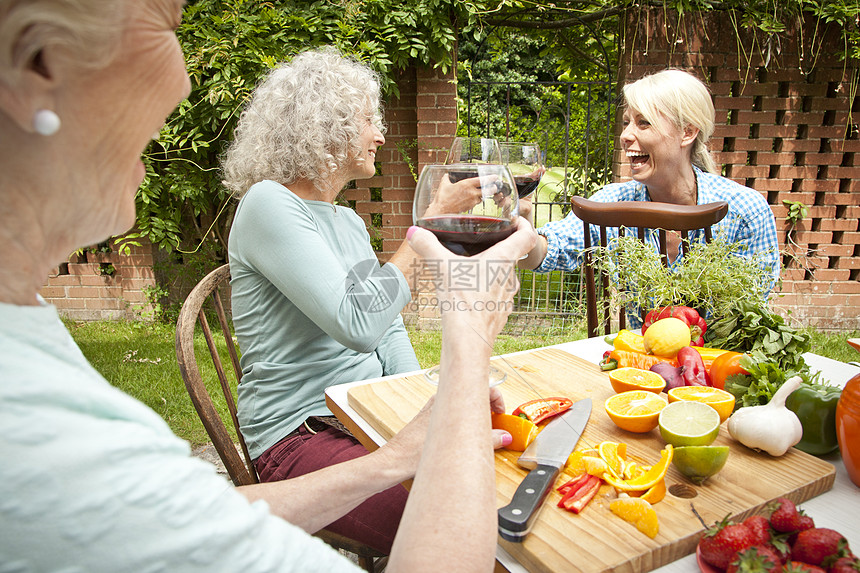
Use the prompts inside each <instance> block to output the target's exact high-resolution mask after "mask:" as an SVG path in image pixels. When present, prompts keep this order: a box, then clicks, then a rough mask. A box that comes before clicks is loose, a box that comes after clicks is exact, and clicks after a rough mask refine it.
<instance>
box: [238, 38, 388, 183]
mask: <svg viewBox="0 0 860 573" xmlns="http://www.w3.org/2000/svg"><path fill="white" fill-rule="evenodd" d="M368 121H371V122H373V123H374V124H375V125H376V127H378V128H379V129H380V131H384V126H383V125H382V113H381V110H380V88H379V78H378V76H377V74H376V73H375V72H374V71H373V70H371V69H370V68H369V67H368V66H367V65H365V64H363V63H361V62H358V61H356V60H354V59H351V58H347V57H345V56H343V55H342V54H341V53H340V52H338V51H337V50H336V49H335V48H332V47H326V48H322V49H319V50H311V51H307V52H302V53H301V54H299V55H297V56H295V57H294V58H293V59H292V61H290V62H289V63H287V64H282V65H280V66H278V67H277V68H275V69H273V70H272V71H271V72H269V74H268V76H266V78H265V79H264V80H263V81H262V83H261V84H260V85H258V86H257V88H256V90H255V91H254V94H253V96H252V98H251V102H250V103H249V104H248V106H247V108H246V109H245V110H244V111H243V112H242V115H241V116H240V118H239V124H238V125H237V126H236V131H235V134H234V140H233V143H232V144H231V145H230V147H229V148H228V149H227V151H226V153H225V154H224V156H223V158H222V170H223V175H224V181H223V183H224V185H225V186H226V187H227V188H228V189H229V190H230V191H231V192H232V193H233V194H234V195H235V196H237V197H241V196H242V195H244V194H245V193H246V192H247V191H248V189H249V188H250V187H251V186H252V185H253V184H254V183H257V182H259V181H262V180H264V179H271V180H273V181H277V182H279V183H282V184H285V185H289V184H290V183H292V182H293V181H296V180H298V179H307V180H309V181H324V180H326V179H329V178H330V177H332V176H333V175H334V174H335V173H336V172H337V170H338V169H341V168H343V167H344V166H345V165H346V164H347V163H348V162H349V161H350V160H351V159H352V158H354V157H357V156H358V155H359V153H360V149H359V145H358V143H359V136H360V135H361V133H362V131H363V130H364V129H365V127H366V126H367V122H368ZM344 183H345V182H344Z"/></svg>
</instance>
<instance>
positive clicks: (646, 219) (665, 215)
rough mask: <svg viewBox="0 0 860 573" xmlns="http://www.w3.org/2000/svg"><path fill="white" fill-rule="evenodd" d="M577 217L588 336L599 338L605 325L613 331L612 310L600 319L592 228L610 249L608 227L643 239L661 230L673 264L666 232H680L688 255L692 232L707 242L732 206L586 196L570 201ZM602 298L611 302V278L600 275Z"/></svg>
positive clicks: (622, 311)
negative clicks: (634, 231) (650, 231)
mask: <svg viewBox="0 0 860 573" xmlns="http://www.w3.org/2000/svg"><path fill="white" fill-rule="evenodd" d="M570 203H571V207H572V210H573V213H574V215H576V216H577V217H578V218H579V219H580V220H582V224H583V231H584V237H585V251H584V253H583V269H584V270H585V296H586V306H587V309H586V318H587V322H588V335H589V336H597V335H598V334H599V330H600V326H601V325H603V330H604V334H609V332H610V330H611V320H610V311H609V306H608V305H605V304H604V305H602V309H601V310H602V312H601V313H600V314H602V316H601V319H600V320H598V305H597V302H598V298H597V285H596V283H595V280H594V271H595V268H594V264H593V259H592V256H591V247H592V244H591V233H590V232H589V230H590V229H589V225H596V226H598V227H599V230H600V246H601V247H606V246H607V242H608V241H607V232H606V229H607V228H608V227H618V228H619V231H618V232H619V233H622V234H623V233H624V230H625V229H627V230H630V229H633V228H636V229H638V231H637V236H638V237H639V240H641V241H644V240H645V234H646V230H647V229H657V230H658V233H657V234H658V236H659V240H658V242H659V247H660V255H661V258H662V259H663V264H664V265H667V266H668V264H669V255H668V243H667V240H666V231H678V232H680V234H681V250H682V252H687V250H689V243H688V242H687V237H688V233H689V231H693V230H696V229H703V230H704V233H705V241H710V240H711V239H712V234H711V225H714V224H716V223H718V222H719V221H721V220H722V219H723V217H725V216H726V213H728V212H729V204H728V203H727V202H725V201H718V202H716V203H707V204H705V205H675V204H673V203H657V202H653V201H617V202H614V203H603V202H599V201H591V200H589V199H585V198H583V197H572V198H571V200H570ZM599 278H600V282H599V283H600V296H601V298H602V299H603V300H607V299H608V296H609V278H610V277H609V276H608V275H607V274H606V273H603V272H599ZM618 322H619V325H620V328H624V326H625V323H626V316H625V309H624V308H622V309H620V311H619V316H618Z"/></svg>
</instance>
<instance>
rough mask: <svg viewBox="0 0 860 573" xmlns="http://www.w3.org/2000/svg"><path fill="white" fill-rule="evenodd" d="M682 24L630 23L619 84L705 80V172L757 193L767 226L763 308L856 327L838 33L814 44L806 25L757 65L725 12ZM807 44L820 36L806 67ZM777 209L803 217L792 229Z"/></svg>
mask: <svg viewBox="0 0 860 573" xmlns="http://www.w3.org/2000/svg"><path fill="white" fill-rule="evenodd" d="M688 20H689V22H687V25H681V26H680V27H678V26H676V24H677V18H675V16H674V15H672V14H665V13H664V12H663V11H662V10H660V9H655V10H651V11H642V12H639V13H636V14H633V15H631V17H630V18H628V20H627V21H626V22H625V27H626V29H625V34H624V37H625V38H626V43H625V45H624V49H623V52H622V54H621V58H620V61H621V62H622V65H621V66H620V69H619V85H622V84H623V83H625V82H627V81H632V80H635V79H637V78H639V77H641V76H643V75H645V74H647V73H652V72H655V71H659V70H661V69H665V68H666V67H670V66H671V67H682V68H685V69H687V70H688V71H690V72H692V73H694V74H696V75H697V76H698V77H700V78H702V79H703V80H705V82H706V83H707V84H708V86H709V87H710V89H711V92H712V94H713V96H714V104H715V108H716V116H717V127H716V131H715V133H714V137H713V138H712V141H711V150H712V151H713V152H714V156H715V159H716V161H717V164H718V165H722V166H724V169H725V172H724V175H725V176H726V177H729V178H731V179H733V180H735V181H737V182H739V183H741V184H744V185H746V186H748V187H751V188H753V189H756V190H757V191H759V192H761V193H762V195H763V196H764V197H765V198H766V199H767V201H768V203H769V204H770V205H771V208H772V209H773V212H774V215H775V217H776V222H777V231H778V233H779V236H780V243H781V244H780V247H781V249H782V250H783V264H784V265H785V270H784V271H783V274H782V279H783V283H782V287H781V288H780V290H779V291H778V294H779V296H778V297H777V298H776V299H775V300H774V301H773V306H774V308H776V309H777V310H779V311H780V312H788V311H790V312H791V316H793V317H794V318H795V319H797V320H798V321H799V322H800V324H803V325H808V326H814V327H817V328H820V329H838V330H856V329H860V183H858V180H860V158H856V159H855V154H856V153H857V152H858V151H860V140H858V138H857V136H858V131H857V126H856V124H851V123H850V122H851V121H856V116H855V118H854V119H853V120H852V119H851V115H850V111H851V108H852V104H853V106H854V110H853V111H854V112H855V113H856V112H857V107H858V104H860V102H857V101H854V102H852V100H851V99H850V98H849V85H850V84H849V80H850V77H849V76H850V74H851V73H853V70H854V69H855V68H854V67H853V66H854V65H855V64H856V63H851V65H849V66H845V65H844V63H843V62H842V61H840V59H839V54H840V53H841V52H842V49H843V46H842V44H841V31H840V30H839V29H836V28H834V27H826V26H822V25H821V23H818V26H819V28H818V32H817V33H818V35H817V36H816V35H815V34H814V29H813V27H814V26H815V23H814V22H813V23H809V24H807V25H806V29H804V30H798V29H795V30H790V31H789V33H788V34H785V35H784V37H787V38H788V39H783V41H782V42H781V43H780V44H779V45H778V46H777V45H776V44H772V45H771V48H772V49H771V51H770V54H769V57H770V60H769V61H768V52H767V47H766V46H764V47H763V48H762V49H751V46H752V45H753V43H752V40H753V38H752V36H751V32H749V30H741V32H740V46H742V49H740V48H739V44H738V42H737V41H736V39H735V38H736V32H735V30H734V29H733V27H732V25H731V21H730V19H729V18H726V17H725V15H720V14H715V15H712V16H707V17H703V18H700V16H699V15H696V17H695V18H688ZM813 37H816V38H818V39H819V40H821V39H823V40H822V42H821V45H820V49H821V51H820V55H819V57H818V58H817V59H816V58H815V57H813V56H812V55H811V54H810V48H811V47H813V46H812V44H811V42H810V39H811V38H813ZM644 38H647V39H648V40H647V49H646V48H645V47H644V43H645V40H644ZM800 38H804V39H805V40H806V42H807V44H806V45H800V44H799V43H798V40H799V39H800ZM634 42H635V45H634ZM761 45H762V44H761V43H759V46H761ZM814 47H815V48H816V49H817V48H818V47H819V46H818V45H817V44H816V45H815V46H814ZM776 48H779V52H777V51H776ZM813 61H814V62H815V65H814V67H813V66H811V65H810V63H811V62H813ZM765 63H767V65H765ZM618 133H620V129H616V134H618ZM616 150H620V145H619V144H618V142H617V141H616ZM613 166H614V173H615V177H616V179H619V180H620V179H625V178H629V168H628V167H627V165H626V162H625V161H624V158H623V157H622V154H621V153H620V152H619V151H616V153H615V156H614V164H613ZM783 201H791V202H794V201H799V202H801V203H803V204H804V205H805V206H807V208H808V211H807V214H806V217H805V218H803V219H802V220H801V221H800V222H799V223H798V224H797V225H796V227H794V228H792V225H791V224H790V222H789V221H787V220H786V215H787V214H788V207H787V206H786V205H785V204H784V203H783Z"/></svg>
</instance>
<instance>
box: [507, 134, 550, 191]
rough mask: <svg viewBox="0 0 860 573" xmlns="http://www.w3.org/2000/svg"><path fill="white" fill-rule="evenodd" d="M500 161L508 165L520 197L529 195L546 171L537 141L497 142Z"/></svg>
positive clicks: (535, 188)
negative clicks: (500, 155) (500, 156)
mask: <svg viewBox="0 0 860 573" xmlns="http://www.w3.org/2000/svg"><path fill="white" fill-rule="evenodd" d="M499 148H500V150H501V154H502V163H503V164H505V165H507V166H508V169H510V170H511V173H512V174H513V176H514V180H515V181H516V184H517V194H518V195H519V197H520V199H524V198H525V197H529V196H531V195H532V194H533V193H534V192H535V191H536V190H537V187H538V184H539V183H540V179H541V177H542V176H543V174H544V173H545V172H546V167H544V164H543V158H542V157H541V151H540V147H539V146H538V144H537V143H530V142H528V143H527V142H519V141H504V142H502V143H500V144H499Z"/></svg>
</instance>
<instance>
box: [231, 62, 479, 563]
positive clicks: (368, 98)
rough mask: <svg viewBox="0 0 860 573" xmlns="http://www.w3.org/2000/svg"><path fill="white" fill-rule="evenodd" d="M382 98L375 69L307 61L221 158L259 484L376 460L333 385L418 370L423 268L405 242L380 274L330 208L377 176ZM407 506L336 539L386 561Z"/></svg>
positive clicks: (370, 504) (248, 423) (372, 507)
mask: <svg viewBox="0 0 860 573" xmlns="http://www.w3.org/2000/svg"><path fill="white" fill-rule="evenodd" d="M379 99H380V90H379V81H378V79H377V76H376V75H375V74H374V72H373V71H372V70H371V69H370V68H369V67H367V66H366V65H364V64H362V63H360V62H358V61H355V60H353V59H350V58H347V57H344V56H342V55H341V54H340V53H339V52H338V51H337V50H335V49H333V48H323V49H320V50H315V51H308V52H304V53H301V54H299V55H297V56H296V57H295V58H293V60H292V61H290V62H289V63H288V64H285V65H282V66H279V67H278V68H276V69H274V70H272V71H271V72H270V73H269V75H268V76H267V77H266V78H265V80H263V82H262V83H261V84H260V85H259V86H258V87H257V89H256V91H255V92H254V95H253V97H252V98H251V101H250V103H249V104H248V107H247V109H246V110H245V111H244V112H243V113H242V116H241V118H240V120H239V124H238V126H237V128H236V133H235V140H234V141H233V143H232V145H231V146H230V148H229V149H228V151H227V153H226V155H225V158H224V163H223V172H224V178H225V180H224V183H225V185H226V186H227V187H228V188H229V189H230V190H231V191H232V192H233V193H234V194H235V195H236V196H237V197H239V198H240V202H239V206H238V208H237V210H236V216H235V219H234V221H233V226H232V229H231V231H230V239H229V245H228V253H229V258H230V271H231V275H232V302H233V321H234V324H235V328H236V336H237V338H238V340H239V346H240V347H241V349H242V369H243V371H244V374H243V378H242V384H241V385H240V386H239V402H238V409H239V420H240V423H241V427H242V433H243V435H244V436H245V440H246V441H247V443H248V447H249V449H250V453H251V456H252V457H253V458H254V459H255V464H256V467H257V470H258V473H259V475H260V479H261V480H262V481H276V480H282V479H285V478H289V477H294V476H297V475H302V474H304V473H307V472H310V471H314V470H317V469H319V468H321V467H326V466H328V465H331V464H333V463H335V462H337V461H340V460H343V459H351V458H353V457H356V456H361V455H364V454H366V453H367V451H366V450H365V449H364V447H363V446H361V444H359V443H358V441H357V440H355V439H354V438H353V437H352V436H351V435H350V434H349V433H348V432H346V431H345V430H344V429H343V428H342V427H339V425H338V424H337V421H336V419H335V418H334V417H333V416H332V414H331V412H330V411H329V410H328V408H327V407H326V404H325V395H324V391H325V388H326V387H328V386H331V385H334V384H338V383H343V382H350V381H354V380H364V379H368V378H375V377H378V376H383V375H389V374H397V373H401V372H408V371H413V370H418V369H419V368H420V366H419V364H418V360H417V359H416V357H415V353H414V351H413V349H412V345H411V343H410V341H409V338H408V336H407V334H406V329H405V328H404V325H403V319H402V318H401V316H400V311H401V310H402V309H403V307H404V306H405V305H406V304H407V303H408V302H409V301H410V300H411V290H412V289H413V288H414V287H415V282H416V281H417V277H418V275H419V272H418V271H420V269H421V267H422V261H421V259H420V257H418V256H417V255H416V254H415V253H414V251H412V250H411V248H410V247H409V246H408V244H407V243H405V242H404V244H403V246H402V247H401V248H400V249H399V250H398V251H397V253H395V255H394V256H393V257H392V259H391V261H390V262H388V263H387V264H385V265H382V266H380V265H379V263H378V261H377V258H376V254H375V253H374V251H373V248H372V247H371V244H370V237H369V235H368V233H367V230H366V227H365V224H364V222H363V220H362V219H361V217H359V216H358V215H357V214H356V213H355V212H354V211H353V210H351V209H349V208H347V207H344V206H341V205H335V199H336V197H337V195H338V193H339V192H340V191H341V190H342V189H343V188H344V187H345V186H346V184H347V183H348V182H349V181H351V180H354V179H366V178H369V177H372V176H373V175H374V172H375V165H374V161H375V158H376V151H377V149H378V148H379V147H380V146H381V145H383V144H384V143H385V138H384V136H383V134H382V131H383V126H382V118H381V113H380V110H379V106H380V101H379ZM465 185H466V186H468V185H474V182H471V183H465ZM475 191H476V192H478V191H477V186H476V187H475ZM406 495H407V492H406V490H405V489H404V488H403V487H402V486H400V485H398V486H395V487H393V488H391V489H389V490H387V491H385V492H383V493H380V494H378V495H377V496H375V497H373V498H371V499H369V500H368V501H367V502H365V503H364V504H362V505H361V506H359V507H357V508H356V509H355V510H354V511H352V512H351V513H350V514H349V515H347V516H346V517H344V518H342V519H340V520H339V521H337V522H335V523H334V524H331V525H329V526H328V529H331V530H333V531H336V532H338V533H342V534H344V535H347V536H348V537H351V538H353V539H358V540H360V541H362V542H364V543H366V544H368V545H371V546H372V547H375V548H377V549H379V550H380V551H383V552H388V551H389V550H390V548H391V543H392V542H393V540H394V534H395V533H396V531H397V524H398V522H399V521H400V517H401V513H402V511H403V507H404V504H405V503H406Z"/></svg>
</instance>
